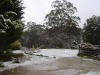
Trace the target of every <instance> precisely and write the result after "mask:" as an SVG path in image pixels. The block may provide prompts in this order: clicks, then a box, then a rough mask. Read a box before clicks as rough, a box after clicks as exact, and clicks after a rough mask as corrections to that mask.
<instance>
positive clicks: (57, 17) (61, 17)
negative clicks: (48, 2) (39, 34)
mask: <svg viewBox="0 0 100 75" xmlns="http://www.w3.org/2000/svg"><path fill="white" fill-rule="evenodd" d="M52 7H53V10H51V12H50V13H49V14H47V15H46V25H47V26H48V27H57V26H58V27H60V28H61V31H62V29H64V28H65V27H67V26H70V27H72V26H78V22H79V20H80V18H79V17H77V16H74V14H75V12H77V8H76V7H75V6H74V5H73V4H72V3H70V2H68V1H67V0H56V1H54V2H53V3H52Z"/></svg>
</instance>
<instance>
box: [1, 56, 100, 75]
mask: <svg viewBox="0 0 100 75" xmlns="http://www.w3.org/2000/svg"><path fill="white" fill-rule="evenodd" d="M49 60H51V59H49ZM39 62H41V60H40V61H39ZM90 71H94V72H96V71H100V61H97V60H92V59H84V58H80V57H64V58H60V59H56V60H53V61H52V60H51V62H46V61H45V62H41V63H34V64H32V65H27V66H23V67H22V66H20V67H17V68H15V69H11V70H6V71H3V72H1V73H0V75H83V74H86V73H88V72H90ZM97 75H100V74H97Z"/></svg>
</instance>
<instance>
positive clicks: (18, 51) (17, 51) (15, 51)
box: [12, 50, 23, 54]
mask: <svg viewBox="0 0 100 75" xmlns="http://www.w3.org/2000/svg"><path fill="white" fill-rule="evenodd" d="M12 53H16V54H18V53H23V51H21V50H14V51H12Z"/></svg>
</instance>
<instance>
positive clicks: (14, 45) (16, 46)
mask: <svg viewBox="0 0 100 75" xmlns="http://www.w3.org/2000/svg"><path fill="white" fill-rule="evenodd" d="M10 49H12V50H19V49H21V43H20V42H19V41H18V40H17V41H15V42H14V43H12V44H11V45H10Z"/></svg>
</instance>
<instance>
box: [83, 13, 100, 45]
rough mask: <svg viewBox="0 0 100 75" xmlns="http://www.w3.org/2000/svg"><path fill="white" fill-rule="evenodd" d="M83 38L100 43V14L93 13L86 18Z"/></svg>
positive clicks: (92, 42)
mask: <svg viewBox="0 0 100 75" xmlns="http://www.w3.org/2000/svg"><path fill="white" fill-rule="evenodd" d="M83 40H84V41H85V42H89V43H91V44H94V45H100V16H95V15H93V16H92V17H91V18H88V19H87V20H86V23H85V25H84V30H83Z"/></svg>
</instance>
